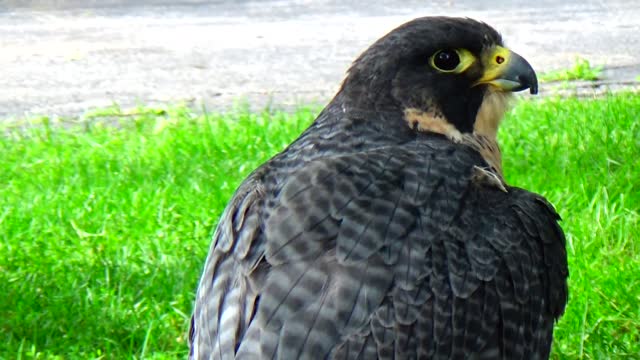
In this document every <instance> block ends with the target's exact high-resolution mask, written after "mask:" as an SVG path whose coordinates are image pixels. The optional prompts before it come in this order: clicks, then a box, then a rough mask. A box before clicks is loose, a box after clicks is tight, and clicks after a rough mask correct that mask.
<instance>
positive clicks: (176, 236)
mask: <svg viewBox="0 0 640 360" xmlns="http://www.w3.org/2000/svg"><path fill="white" fill-rule="evenodd" d="M106 113H107V114H108V113H116V114H118V111H117V110H110V111H107V112H106ZM314 113H315V112H314V111H313V110H309V109H301V110H299V111H297V112H296V113H294V114H292V115H287V114H284V113H267V112H265V113H248V112H246V111H238V112H233V113H229V114H225V115H208V116H198V115H195V114H194V113H192V112H191V111H189V110H187V109H184V108H180V107H172V108H169V109H167V110H149V109H138V111H137V113H136V115H132V116H131V118H128V117H126V116H124V117H122V116H121V117H119V119H120V121H118V122H117V123H115V124H113V123H111V124H109V125H101V124H100V122H97V121H90V122H84V123H83V125H82V126H80V125H71V126H69V125H65V126H62V125H52V124H51V123H50V122H49V121H44V119H43V121H41V122H40V123H41V125H38V126H31V127H27V128H24V127H14V128H11V129H9V128H5V129H4V133H5V136H4V137H0V153H1V154H2V156H0V185H1V186H0V299H1V301H0V358H7V359H14V358H21V359H32V358H38V359H63V358H64V359H88V358H108V359H111V358H148V359H165V358H169V359H175V358H184V357H185V356H186V351H187V349H186V345H185V344H186V339H185V335H186V331H187V328H188V317H189V314H190V311H191V306H192V299H193V295H194V290H195V287H196V284H197V281H198V277H199V275H200V271H201V268H202V265H203V262H204V258H205V256H206V253H207V250H208V247H209V241H210V234H211V232H212V229H213V227H214V226H215V224H216V221H217V218H218V216H219V215H220V213H221V211H222V209H223V207H224V205H225V204H226V202H227V200H228V199H229V197H230V196H231V194H232V192H233V190H234V189H235V187H236V186H237V185H238V184H239V182H240V181H241V180H242V179H243V178H244V177H245V176H246V175H247V174H248V173H249V172H250V171H251V170H252V169H253V168H255V167H256V166H257V165H259V164H260V163H262V162H263V161H264V160H266V159H267V158H269V157H270V156H271V155H272V154H274V153H276V152H277V151H279V150H281V149H282V148H283V147H284V146H285V145H286V144H288V143H289V142H290V141H291V140H292V139H294V138H295V137H296V136H297V135H298V134H299V133H300V131H301V130H302V129H303V128H304V127H305V126H306V125H307V124H308V123H309V122H310V121H311V120H312V119H313V116H314ZM96 114H98V113H96ZM101 114H102V115H104V114H105V112H101ZM638 114H640V96H638V95H633V94H623V95H617V96H609V97H606V98H602V99H595V100H584V101H581V100H576V99H565V100H561V99H543V100H541V101H527V102H523V103H521V104H519V105H518V106H517V107H516V108H515V109H514V111H513V113H512V115H511V116H509V117H508V119H507V120H506V122H505V124H504V127H503V129H502V130H501V139H502V144H503V146H502V147H503V152H504V157H505V164H504V166H505V171H506V176H507V178H508V181H509V182H510V183H511V184H514V185H518V186H521V187H525V188H528V189H531V190H534V191H537V192H540V193H543V194H544V195H545V196H547V197H548V198H549V199H550V200H551V201H552V202H553V203H554V204H555V205H556V206H557V208H558V210H559V211H560V213H561V215H562V216H563V218H564V222H563V226H564V228H565V230H566V232H567V240H568V244H567V246H568V254H569V261H570V269H571V277H570V288H571V296H570V303H569V307H568V308H567V313H566V315H565V316H564V317H563V319H562V320H561V321H560V323H559V324H558V326H557V330H556V343H555V346H554V357H555V358H561V359H579V358H585V359H605V358H640V276H639V274H640V243H639V242H638V241H639V240H638V239H639V238H640V215H639V211H640V176H639V175H640V171H639V167H638V165H637V161H638V158H637V157H638V155H639V154H640V140H639V139H640V122H639V121H638V120H639V119H638ZM120 115H122V114H120ZM109 121H111V120H109Z"/></svg>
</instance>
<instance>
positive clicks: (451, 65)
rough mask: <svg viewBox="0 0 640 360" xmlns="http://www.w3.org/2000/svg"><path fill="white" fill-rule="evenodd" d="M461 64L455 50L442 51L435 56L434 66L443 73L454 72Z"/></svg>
mask: <svg viewBox="0 0 640 360" xmlns="http://www.w3.org/2000/svg"><path fill="white" fill-rule="evenodd" d="M459 64H460V56H459V55H458V52H457V51H455V50H440V51H438V52H437V53H436V54H435V55H434V56H433V66H434V67H435V68H436V69H438V70H441V71H445V72H449V71H453V70H455V69H456V67H458V65H459Z"/></svg>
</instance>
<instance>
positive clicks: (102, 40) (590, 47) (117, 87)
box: [0, 0, 640, 119]
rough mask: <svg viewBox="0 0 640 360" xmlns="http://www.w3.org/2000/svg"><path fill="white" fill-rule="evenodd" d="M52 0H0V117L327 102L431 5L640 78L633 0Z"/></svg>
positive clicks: (528, 49) (554, 52)
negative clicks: (363, 61) (367, 56)
mask: <svg viewBox="0 0 640 360" xmlns="http://www.w3.org/2000/svg"><path fill="white" fill-rule="evenodd" d="M24 3H29V7H22V8H19V7H17V5H15V4H24ZM51 3H52V1H51V0H49V1H46V0H42V1H0V76H1V77H0V79H1V80H0V82H1V84H2V86H1V87H0V119H3V118H11V117H22V116H25V115H33V114H56V115H63V116H77V115H81V114H82V113H83V112H84V111H85V110H86V109H90V108H93V107H97V106H107V105H110V104H112V103H114V102H115V103H118V104H120V105H122V106H123V107H130V106H135V105H136V104H139V103H141V104H148V103H155V102H176V101H189V102H193V103H194V104H200V103H204V104H206V106H207V107H208V108H210V109H224V108H228V107H229V106H231V105H232V104H233V103H234V101H236V100H238V99H246V100H248V101H249V102H250V103H251V104H252V105H253V106H254V107H257V108H260V107H262V106H265V105H266V104H268V103H273V104H277V106H280V107H288V106H292V105H295V104H298V103H308V102H316V103H324V102H326V101H327V100H328V99H329V98H330V97H331V96H332V95H333V93H334V92H335V90H336V88H337V86H338V85H339V82H340V81H341V79H342V77H343V74H344V72H345V70H346V68H347V67H348V65H349V63H350V61H351V60H353V58H354V57H355V56H356V55H357V54H358V53H360V52H361V51H362V50H363V49H364V48H365V47H366V46H368V45H369V44H370V43H371V42H372V41H373V40H375V39H377V38H378V37H380V36H381V35H383V34H384V33H386V32H387V31H389V30H390V29H392V28H394V27H395V26H397V25H399V24H401V23H403V22H405V21H407V20H409V19H412V18H414V17H418V16H423V15H436V14H439V15H460V16H468V17H473V18H477V19H480V20H484V21H486V22H488V23H490V24H492V25H493V26H494V27H496V28H498V29H499V30H500V31H501V32H502V33H503V35H504V38H505V40H506V42H507V44H508V45H509V46H510V47H511V48H512V49H514V50H515V51H517V52H519V53H520V54H522V55H523V56H525V57H526V58H527V59H529V60H530V62H531V63H532V65H533V66H534V67H535V68H536V69H537V70H538V72H543V71H547V70H551V69H556V68H566V67H569V66H570V65H572V64H573V63H574V60H575V58H576V56H581V57H584V58H587V59H589V60H590V61H591V62H592V63H594V64H602V65H605V66H606V71H605V74H604V75H605V77H606V78H605V79H604V80H603V81H601V82H600V83H599V84H600V85H603V86H604V87H612V88H618V87H621V86H629V85H637V84H638V82H637V81H636V77H638V76H639V75H640V21H638V19H640V2H639V1H637V0H626V1H623V0H617V1H616V0H613V1H580V0H571V1H567V2H564V3H562V2H560V1H557V0H553V1H549V0H539V1H536V2H535V3H533V4H532V2H531V1H529V0H526V1H524V0H522V1H511V2H505V3H506V4H501V6H500V7H499V8H498V7H495V6H496V5H495V4H496V2H495V1H487V0H482V1H473V0H464V1H449V2H448V4H447V2H442V3H443V4H445V5H440V6H438V7H437V8H436V7H435V6H433V5H424V3H425V1H412V0H410V1H407V2H403V6H402V8H399V7H397V6H393V5H392V4H393V3H394V2H392V1H382V2H378V3H377V4H374V5H371V4H370V2H368V1H352V2H343V1H337V0H336V1H313V2H312V1H275V0H266V1H240V2H237V1H217V2H212V1H197V0H192V1H189V0H182V1H152V0H147V1H141V0H135V1H124V0H120V1H116V0H111V1H101V2H98V1H79V0H78V1H72V0H67V1H60V0H58V1H54V3H55V4H56V8H55V9H53V8H52V6H51V5H50V4H51ZM78 3H82V4H85V5H82V6H79V5H77V4H78ZM86 3H90V4H100V5H90V6H87V5H86ZM345 3H348V4H345ZM169 4H171V5H169ZM492 4H494V5H492ZM603 86H600V87H598V88H596V89H595V90H594V89H592V88H591V84H589V85H584V86H581V87H580V89H581V91H583V92H585V91H586V92H587V93H589V92H593V91H601V90H602V89H603V88H604V87H603ZM545 91H546V92H548V91H549V86H543V88H542V92H543V93H544V92H545Z"/></svg>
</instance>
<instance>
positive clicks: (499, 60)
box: [478, 46, 511, 84]
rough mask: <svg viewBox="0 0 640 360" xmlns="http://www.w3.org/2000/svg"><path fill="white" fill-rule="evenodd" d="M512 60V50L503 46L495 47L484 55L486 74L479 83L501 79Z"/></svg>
mask: <svg viewBox="0 0 640 360" xmlns="http://www.w3.org/2000/svg"><path fill="white" fill-rule="evenodd" d="M510 60H511V50H509V49H507V48H504V47H502V46H494V47H492V48H489V49H487V50H485V51H483V53H482V59H481V61H482V65H483V66H484V74H483V76H482V78H480V80H478V83H479V84H480V83H485V82H489V81H491V80H495V79H497V78H498V77H500V76H501V75H502V74H503V72H504V69H506V68H507V66H508V64H509V61H510Z"/></svg>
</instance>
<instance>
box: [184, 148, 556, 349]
mask: <svg viewBox="0 0 640 360" xmlns="http://www.w3.org/2000/svg"><path fill="white" fill-rule="evenodd" d="M305 159H306V160H304V161H298V162H296V161H295V159H294V158H292V157H291V155H287V156H286V158H285V157H284V155H283V157H282V158H278V157H276V158H275V159H274V160H272V162H271V163H268V165H266V166H264V167H263V168H261V169H259V170H258V171H256V172H255V173H254V174H253V175H252V176H251V177H250V178H249V180H247V181H246V182H245V183H244V184H243V185H242V186H241V187H240V189H239V190H238V192H237V193H236V195H235V196H234V198H233V200H232V201H231V202H230V204H229V206H228V208H227V209H226V210H225V213H224V214H223V216H222V218H221V221H220V224H219V226H218V228H217V230H216V233H215V235H214V242H213V245H212V249H211V251H210V254H209V257H208V259H207V263H206V265H205V271H204V274H203V277H202V280H201V283H200V286H199V289H198V295H197V299H196V306H195V310H194V317H193V321H192V334H191V341H192V357H193V358H196V359H202V358H215V359H218V358H219V359H223V358H233V357H235V356H237V357H238V358H255V357H259V358H278V359H291V358H334V359H359V358H361V359H371V358H379V359H393V358H396V359H399V358H402V359H405V358H406V359H417V358H421V359H422V358H426V359H429V358H449V357H453V358H461V357H465V356H469V357H471V358H478V359H482V358H503V359H536V358H545V356H548V354H549V349H550V343H551V334H552V326H553V322H554V321H555V319H557V317H558V316H560V314H561V313H562V311H563V310H564V306H565V304H566V299H567V288H566V277H567V275H568V272H567V266H566V252H565V250H564V249H565V248H564V246H565V243H564V241H565V240H564V235H563V233H562V230H561V229H560V227H559V225H558V223H557V221H558V220H559V217H558V215H557V213H556V212H555V210H554V209H553V207H551V205H549V204H548V202H546V200H544V199H543V198H541V197H540V196H538V195H534V194H531V193H528V192H526V191H524V190H520V189H517V188H509V189H508V190H509V192H508V193H504V192H502V191H500V190H498V189H491V188H487V187H486V186H482V185H481V184H475V183H474V182H473V180H472V168H473V165H483V160H482V158H480V157H479V155H478V154H476V153H474V152H473V151H470V150H469V149H468V148H465V147H464V146H462V145H456V144H452V143H450V142H447V141H444V140H442V141H441V140H436V139H435V138H434V139H432V140H431V141H428V142H425V141H415V142H410V143H406V144H399V145H394V146H386V147H382V148H377V149H370V150H363V151H362V152H356V153H345V154H342V155H335V156H325V157H317V158H313V157H306V158H305Z"/></svg>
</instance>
